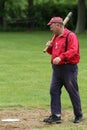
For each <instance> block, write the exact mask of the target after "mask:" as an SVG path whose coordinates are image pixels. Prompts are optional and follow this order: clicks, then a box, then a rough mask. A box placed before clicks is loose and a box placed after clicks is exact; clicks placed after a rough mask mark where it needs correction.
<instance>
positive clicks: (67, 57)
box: [47, 28, 80, 65]
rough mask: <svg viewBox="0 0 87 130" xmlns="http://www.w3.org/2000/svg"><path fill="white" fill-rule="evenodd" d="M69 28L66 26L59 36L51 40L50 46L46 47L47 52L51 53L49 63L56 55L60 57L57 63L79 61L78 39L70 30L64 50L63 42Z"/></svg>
mask: <svg viewBox="0 0 87 130" xmlns="http://www.w3.org/2000/svg"><path fill="white" fill-rule="evenodd" d="M68 32H69V30H68V29H67V28H65V29H64V33H63V34H62V35H61V36H56V35H55V38H54V40H53V43H52V45H53V46H52V47H50V48H48V49H47V52H48V53H49V54H51V55H52V57H51V63H53V59H54V58H56V57H60V58H61V62H60V63H59V64H58V65H61V64H65V63H71V64H77V63H79V61H80V53H79V41H78V38H77V36H76V35H75V34H74V33H73V32H71V33H70V34H69V36H68V46H67V51H66V52H65V45H66V44H65V42H66V36H67V34H68Z"/></svg>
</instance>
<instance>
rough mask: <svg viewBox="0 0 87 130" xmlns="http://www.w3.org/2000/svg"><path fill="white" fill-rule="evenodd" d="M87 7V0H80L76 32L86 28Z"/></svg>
mask: <svg viewBox="0 0 87 130" xmlns="http://www.w3.org/2000/svg"><path fill="white" fill-rule="evenodd" d="M85 26H86V7H85V0H78V18H77V25H76V30H75V32H76V33H81V32H84V31H85V30H86V28H85Z"/></svg>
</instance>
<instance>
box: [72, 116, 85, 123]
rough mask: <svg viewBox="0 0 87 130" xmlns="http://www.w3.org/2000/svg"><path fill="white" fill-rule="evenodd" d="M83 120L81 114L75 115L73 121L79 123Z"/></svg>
mask: <svg viewBox="0 0 87 130" xmlns="http://www.w3.org/2000/svg"><path fill="white" fill-rule="evenodd" d="M82 120H83V118H82V116H78V117H75V120H74V121H73V123H80V122H81V121H82Z"/></svg>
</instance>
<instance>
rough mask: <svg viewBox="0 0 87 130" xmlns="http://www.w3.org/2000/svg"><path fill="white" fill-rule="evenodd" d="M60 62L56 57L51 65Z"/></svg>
mask: <svg viewBox="0 0 87 130" xmlns="http://www.w3.org/2000/svg"><path fill="white" fill-rule="evenodd" d="M60 61H61V59H60V57H56V58H55V59H54V60H53V64H55V65H57V64H58V63H59V62H60Z"/></svg>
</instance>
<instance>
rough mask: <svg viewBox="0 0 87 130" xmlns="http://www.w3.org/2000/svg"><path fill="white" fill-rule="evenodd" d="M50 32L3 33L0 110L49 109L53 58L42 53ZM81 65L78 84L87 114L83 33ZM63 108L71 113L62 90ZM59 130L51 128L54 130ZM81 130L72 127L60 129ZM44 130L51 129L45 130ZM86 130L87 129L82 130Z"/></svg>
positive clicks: (81, 37) (0, 43)
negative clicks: (51, 59)
mask: <svg viewBox="0 0 87 130" xmlns="http://www.w3.org/2000/svg"><path fill="white" fill-rule="evenodd" d="M51 35H52V34H51V33H50V32H23V33H17V32H15V33H13V32H12V33H10V32H9V33H0V109H15V108H16V109H17V108H23V109H32V108H41V109H48V108H49V102H50V96H49V84H50V78H51V72H52V70H51V64H50V56H49V55H47V54H44V53H43V49H44V47H45V43H46V41H47V40H48V39H49V38H50V37H51ZM78 37H79V41H80V51H81V62H80V63H79V73H78V82H79V88H80V95H81V101H82V107H83V112H84V113H86V111H87V87H86V82H87V62H86V61H87V56H86V52H87V44H86V42H87V33H86V34H80V35H79V36H78ZM62 108H63V109H64V110H72V106H71V102H70V100H69V97H68V94H67V93H66V91H65V89H64V88H63V94H62ZM54 129H56V128H54V127H53V128H50V130H54ZM60 129H61V130H78V128H76V129H75V128H72V127H69V126H66V128H65V127H61V128H58V130H60ZM43 130H49V128H47V129H43ZM79 130H85V127H83V129H82V128H79Z"/></svg>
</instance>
